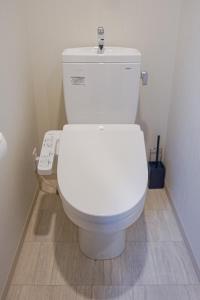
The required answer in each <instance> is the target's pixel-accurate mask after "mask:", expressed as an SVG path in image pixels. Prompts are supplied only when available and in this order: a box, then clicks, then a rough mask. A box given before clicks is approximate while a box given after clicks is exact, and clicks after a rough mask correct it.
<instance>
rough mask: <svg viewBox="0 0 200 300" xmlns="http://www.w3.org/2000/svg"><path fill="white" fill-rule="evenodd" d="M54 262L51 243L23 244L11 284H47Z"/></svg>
mask: <svg viewBox="0 0 200 300" xmlns="http://www.w3.org/2000/svg"><path fill="white" fill-rule="evenodd" d="M53 262H54V245H53V243H39V242H35V243H31V242H26V243H24V245H23V247H22V250H21V253H20V257H19V260H18V263H17V266H16V269H15V272H14V276H13V281H12V283H13V284H24V285H26V284H48V283H49V281H50V277H51V272H52V268H53Z"/></svg>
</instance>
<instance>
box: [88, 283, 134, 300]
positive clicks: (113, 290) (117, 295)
mask: <svg viewBox="0 0 200 300" xmlns="http://www.w3.org/2000/svg"><path fill="white" fill-rule="evenodd" d="M92 296H93V297H92V299H99V300H100V299H102V300H105V299H108V300H133V299H134V291H133V288H132V287H130V286H129V287H128V286H126V287H123V286H94V287H93V291H92Z"/></svg>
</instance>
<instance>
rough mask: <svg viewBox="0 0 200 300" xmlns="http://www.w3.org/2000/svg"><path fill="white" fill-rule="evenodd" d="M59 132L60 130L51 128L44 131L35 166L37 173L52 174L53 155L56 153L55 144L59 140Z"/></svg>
mask: <svg viewBox="0 0 200 300" xmlns="http://www.w3.org/2000/svg"><path fill="white" fill-rule="evenodd" d="M60 134H61V130H51V131H47V132H46V133H45V136H44V139H43V143H42V149H41V152H40V157H39V162H38V167H37V169H38V174H39V175H51V174H52V169H53V162H54V157H55V155H56V146H57V142H58V141H59V138H60Z"/></svg>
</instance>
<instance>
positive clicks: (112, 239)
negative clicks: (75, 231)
mask: <svg viewBox="0 0 200 300" xmlns="http://www.w3.org/2000/svg"><path fill="white" fill-rule="evenodd" d="M125 240H126V230H121V231H118V232H112V233H102V232H95V231H87V230H84V229H82V228H80V227H79V244H80V249H81V251H82V252H83V253H84V254H85V255H86V256H88V257H90V258H92V259H111V258H113V257H116V256H119V255H120V254H121V253H122V252H123V251H124V249H125Z"/></svg>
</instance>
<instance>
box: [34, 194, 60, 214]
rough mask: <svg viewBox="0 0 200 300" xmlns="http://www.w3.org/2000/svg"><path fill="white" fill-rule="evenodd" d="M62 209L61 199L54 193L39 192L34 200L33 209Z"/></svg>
mask: <svg viewBox="0 0 200 300" xmlns="http://www.w3.org/2000/svg"><path fill="white" fill-rule="evenodd" d="M60 209H62V203H61V199H60V197H59V196H58V195H56V194H46V193H44V192H40V193H39V195H38V198H37V200H36V203H35V206H34V210H35V211H37V210H49V211H56V210H60Z"/></svg>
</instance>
